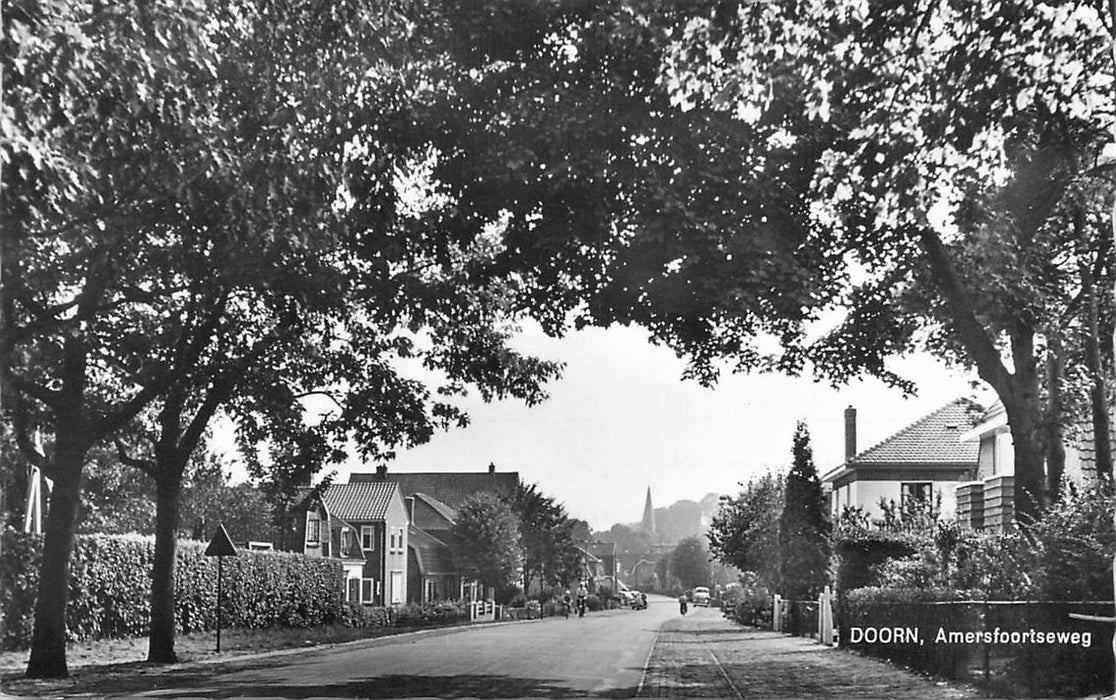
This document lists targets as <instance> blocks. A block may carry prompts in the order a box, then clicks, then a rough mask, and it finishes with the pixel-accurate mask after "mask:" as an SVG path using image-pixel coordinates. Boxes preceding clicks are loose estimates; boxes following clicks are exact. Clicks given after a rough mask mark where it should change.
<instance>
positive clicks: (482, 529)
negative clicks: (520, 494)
mask: <svg viewBox="0 0 1116 700" xmlns="http://www.w3.org/2000/svg"><path fill="white" fill-rule="evenodd" d="M520 536H521V535H520V531H519V519H518V518H517V517H516V515H515V512H514V511H513V510H512V508H511V507H510V506H509V505H508V504H507V503H505V502H504V501H502V500H501V499H500V498H498V497H497V496H494V495H492V494H488V493H481V494H477V495H475V496H472V497H471V498H469V499H468V500H467V501H465V503H463V504H462V505H461V508H459V509H458V511H457V519H456V520H455V521H454V526H453V540H454V545H455V546H454V557H455V559H456V560H457V568H458V571H460V572H461V573H462V575H463V576H465V577H467V578H469V579H472V580H474V581H477V582H479V583H481V584H483V585H485V586H489V587H492V588H499V587H501V586H504V585H506V584H510V583H513V582H514V580H515V577H516V574H517V572H518V571H519V569H520V567H521V566H522V565H523V549H522V545H521V542H520Z"/></svg>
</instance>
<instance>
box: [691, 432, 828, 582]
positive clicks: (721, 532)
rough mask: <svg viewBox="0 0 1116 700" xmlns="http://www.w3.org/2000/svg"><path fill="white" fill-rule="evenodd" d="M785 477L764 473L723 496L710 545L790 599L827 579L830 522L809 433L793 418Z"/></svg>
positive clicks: (722, 558)
mask: <svg viewBox="0 0 1116 700" xmlns="http://www.w3.org/2000/svg"><path fill="white" fill-rule="evenodd" d="M793 454H794V462H793V465H792V466H791V469H790V471H789V473H788V474H787V475H786V477H780V476H777V475H775V474H771V473H767V474H764V475H762V476H759V477H757V478H754V479H752V480H751V481H749V482H748V483H747V484H746V485H744V486H743V489H742V491H741V492H740V494H739V495H737V496H724V497H722V499H721V509H720V510H719V511H718V512H717V515H716V516H715V517H714V518H713V522H712V523H711V525H710V527H709V534H708V537H709V548H710V551H711V552H712V553H713V555H714V556H715V557H716V558H717V559H718V560H720V561H721V562H723V563H725V564H729V565H732V566H735V567H736V568H738V569H740V570H741V571H745V572H751V573H752V574H754V575H755V580H756V582H757V584H758V585H760V586H763V587H766V588H768V589H769V590H772V591H778V592H780V593H781V594H782V595H783V596H785V597H788V598H793V599H802V600H805V599H811V598H814V597H815V596H817V594H818V593H820V592H821V590H822V588H824V587H825V585H826V583H828V581H829V555H830V544H829V536H830V530H831V524H830V522H829V519H828V516H827V512H828V509H827V508H826V499H825V494H824V493H823V492H822V488H821V481H820V480H819V478H818V470H817V467H815V466H814V458H813V450H812V449H811V447H810V434H809V431H808V430H807V428H806V425H805V424H804V423H802V422H799V423H798V426H797V427H796V429H795V433H794V448H793Z"/></svg>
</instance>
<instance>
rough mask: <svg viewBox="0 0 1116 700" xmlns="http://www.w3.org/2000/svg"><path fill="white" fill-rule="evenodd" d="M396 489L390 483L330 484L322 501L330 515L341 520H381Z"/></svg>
mask: <svg viewBox="0 0 1116 700" xmlns="http://www.w3.org/2000/svg"><path fill="white" fill-rule="evenodd" d="M397 489H398V486H397V485H396V484H395V483H393V482H390V481H380V482H367V483H359V484H353V483H349V484H330V485H329V488H327V489H326V490H325V491H323V492H322V500H323V501H324V502H325V506H326V508H327V509H328V510H329V512H330V514H331V515H334V516H336V517H338V518H341V519H343V520H348V521H350V522H352V521H366V520H383V519H384V516H385V515H387V509H388V505H389V504H390V503H391V499H392V496H394V495H395V493H396V492H397Z"/></svg>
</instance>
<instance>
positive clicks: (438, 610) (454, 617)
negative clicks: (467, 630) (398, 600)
mask: <svg viewBox="0 0 1116 700" xmlns="http://www.w3.org/2000/svg"><path fill="white" fill-rule="evenodd" d="M468 620H469V607H468V604H467V603H461V602H453V601H442V602H438V603H424V604H421V605H420V604H417V603H411V604H408V605H404V606H403V607H401V608H399V609H398V610H397V611H395V624H396V626H398V627H426V626H441V625H452V624H455V623H458V622H467V621H468Z"/></svg>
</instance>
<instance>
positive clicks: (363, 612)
mask: <svg viewBox="0 0 1116 700" xmlns="http://www.w3.org/2000/svg"><path fill="white" fill-rule="evenodd" d="M339 621H340V622H341V624H343V625H345V626H346V627H390V626H391V613H390V611H389V610H388V609H387V608H384V607H379V606H371V605H362V604H361V603H349V602H347V603H345V604H344V605H342V606H341V616H340V619H339Z"/></svg>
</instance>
